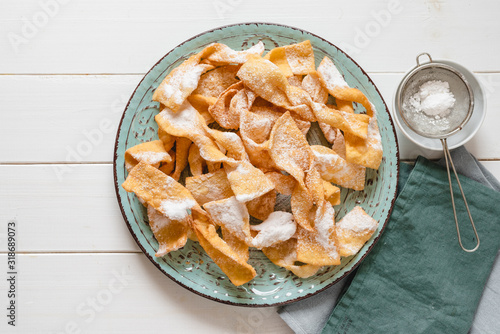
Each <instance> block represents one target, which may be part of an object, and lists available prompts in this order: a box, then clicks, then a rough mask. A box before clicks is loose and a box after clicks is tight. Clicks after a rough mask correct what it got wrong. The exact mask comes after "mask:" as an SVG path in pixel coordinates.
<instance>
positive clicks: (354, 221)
mask: <svg viewBox="0 0 500 334" xmlns="http://www.w3.org/2000/svg"><path fill="white" fill-rule="evenodd" d="M336 226H337V228H339V229H349V230H352V231H354V232H356V233H362V232H373V231H375V230H376V229H377V226H378V222H377V221H376V220H375V219H373V218H372V217H370V216H369V215H368V214H366V213H365V212H364V211H363V209H362V208H361V207H360V206H356V207H355V208H354V209H352V210H351V211H349V212H348V213H347V214H346V215H345V216H344V218H342V219H341V220H340V221H339V222H338V223H337V225H336Z"/></svg>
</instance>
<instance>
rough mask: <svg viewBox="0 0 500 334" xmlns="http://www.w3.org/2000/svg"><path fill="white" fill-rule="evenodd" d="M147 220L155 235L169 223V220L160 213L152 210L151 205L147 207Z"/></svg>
mask: <svg viewBox="0 0 500 334" xmlns="http://www.w3.org/2000/svg"><path fill="white" fill-rule="evenodd" d="M148 219H149V225H150V226H151V229H152V230H153V233H157V232H158V231H160V230H162V229H164V228H165V227H167V226H168V225H170V223H171V220H170V219H168V218H167V217H165V216H164V215H163V214H162V213H161V212H159V211H158V210H156V209H155V208H153V207H152V206H151V205H148Z"/></svg>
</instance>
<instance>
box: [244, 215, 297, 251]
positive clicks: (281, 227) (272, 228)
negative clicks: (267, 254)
mask: <svg viewBox="0 0 500 334" xmlns="http://www.w3.org/2000/svg"><path fill="white" fill-rule="evenodd" d="M251 229H252V230H253V231H259V233H258V234H257V235H256V236H255V237H254V238H253V240H252V243H251V245H252V246H253V247H255V248H259V249H262V248H263V247H269V246H272V245H274V244H276V243H279V242H283V241H286V240H288V239H290V238H291V237H292V236H293V235H294V234H295V231H296V229H297V225H296V223H295V221H294V219H293V215H292V214H291V213H289V212H283V211H274V212H272V213H271V214H270V215H269V217H268V218H267V219H266V220H265V221H264V222H262V223H260V224H259V225H253V226H251Z"/></svg>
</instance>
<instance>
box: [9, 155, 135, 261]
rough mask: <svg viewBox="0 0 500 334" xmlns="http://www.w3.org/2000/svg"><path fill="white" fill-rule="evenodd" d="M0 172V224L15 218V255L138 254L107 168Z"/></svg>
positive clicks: (36, 167)
mask: <svg viewBox="0 0 500 334" xmlns="http://www.w3.org/2000/svg"><path fill="white" fill-rule="evenodd" d="M61 167H64V169H60V168H61ZM68 167H69V169H68ZM0 170H1V172H0V221H2V222H7V221H8V220H10V219H16V220H17V222H18V226H19V228H18V230H19V245H18V247H19V248H18V249H19V251H37V252H57V251H71V252H74V251H139V248H138V246H137V244H136V243H135V241H134V240H133V239H132V236H131V235H130V233H129V230H128V228H127V227H126V224H125V222H124V220H123V218H122V215H121V212H120V209H119V207H118V203H117V200H116V196H115V190H114V185H113V172H112V166H111V165H109V164H107V165H64V166H61V165H28V166H0ZM3 232H4V231H2V232H0V233H3ZM2 237H5V235H2ZM2 239H3V238H2Z"/></svg>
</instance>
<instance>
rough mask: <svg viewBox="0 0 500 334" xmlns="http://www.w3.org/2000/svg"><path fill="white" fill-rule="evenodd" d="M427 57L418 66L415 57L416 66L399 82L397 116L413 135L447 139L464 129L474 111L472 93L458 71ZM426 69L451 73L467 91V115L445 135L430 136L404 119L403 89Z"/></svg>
mask: <svg viewBox="0 0 500 334" xmlns="http://www.w3.org/2000/svg"><path fill="white" fill-rule="evenodd" d="M427 55H428V54H427ZM419 56H420V55H419ZM428 56H429V62H427V63H424V64H420V63H419V61H418V57H417V65H416V66H415V67H414V68H412V69H411V70H410V71H409V72H408V73H407V74H406V75H405V77H404V78H403V80H401V82H400V84H399V86H398V89H397V91H396V101H397V104H396V107H397V110H398V113H399V115H400V116H401V119H402V120H403V122H404V123H405V124H406V125H407V126H408V128H409V129H410V130H411V131H413V132H415V133H417V134H419V135H420V136H422V137H425V138H432V139H444V138H448V137H450V136H452V135H453V134H455V133H457V132H458V131H460V130H462V129H463V128H464V126H465V125H466V124H467V122H468V121H469V120H470V118H471V116H472V111H473V110H474V93H473V91H472V88H471V87H470V84H469V82H468V81H467V79H466V78H465V76H464V75H463V74H462V73H461V72H460V71H458V70H457V69H455V68H454V67H452V66H450V65H447V64H444V63H439V62H436V61H433V60H432V58H431V57H430V55H428ZM428 68H441V69H444V70H447V71H450V72H452V73H453V74H455V75H456V76H458V77H459V78H460V80H462V82H463V83H464V85H465V87H466V89H467V93H468V95H469V101H470V103H469V108H468V110H467V115H466V116H465V118H464V120H463V121H462V122H461V123H460V124H459V125H458V126H456V127H455V128H454V129H453V130H451V131H448V132H447V133H445V134H436V135H432V134H428V133H425V132H422V131H419V130H416V129H415V128H414V127H413V126H412V125H411V124H409V122H408V121H407V120H406V117H405V115H404V113H403V94H402V92H404V89H405V88H406V86H407V85H408V83H410V82H411V79H412V77H413V76H415V75H416V74H417V73H418V72H419V71H422V70H425V69H428Z"/></svg>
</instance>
